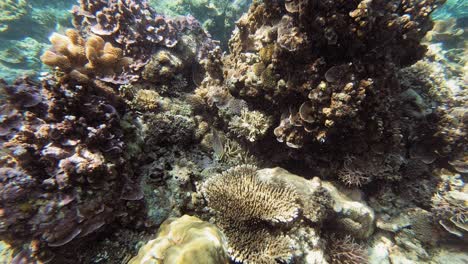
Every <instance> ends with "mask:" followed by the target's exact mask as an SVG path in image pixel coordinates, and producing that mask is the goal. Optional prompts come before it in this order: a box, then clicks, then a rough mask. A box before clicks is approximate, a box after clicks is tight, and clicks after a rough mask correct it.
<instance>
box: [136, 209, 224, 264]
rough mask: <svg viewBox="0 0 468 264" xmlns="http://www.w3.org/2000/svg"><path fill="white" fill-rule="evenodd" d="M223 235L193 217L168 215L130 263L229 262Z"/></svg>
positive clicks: (199, 263)
mask: <svg viewBox="0 0 468 264" xmlns="http://www.w3.org/2000/svg"><path fill="white" fill-rule="evenodd" d="M226 249H227V245H226V239H225V237H224V235H223V233H221V231H219V230H218V228H217V227H216V226H215V225H213V224H210V223H208V222H204V221H202V220H200V219H198V218H196V217H193V216H188V215H184V216H182V217H180V218H170V219H168V220H166V221H165V222H164V223H163V224H162V225H161V227H160V229H159V232H158V236H157V238H156V239H154V240H150V241H148V243H146V245H144V246H143V247H142V248H141V249H140V251H139V253H138V256H136V257H134V258H133V259H131V260H130V262H129V264H150V263H161V264H163V263H180V264H183V263H194V264H218V263H219V264H222V263H229V260H228V257H227V253H226Z"/></svg>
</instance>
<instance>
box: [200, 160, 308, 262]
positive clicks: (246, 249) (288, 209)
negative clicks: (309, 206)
mask: <svg viewBox="0 0 468 264" xmlns="http://www.w3.org/2000/svg"><path fill="white" fill-rule="evenodd" d="M202 191H203V194H204V196H205V198H206V199H207V201H208V206H209V207H210V208H211V209H213V210H214V211H215V212H216V213H217V215H218V216H217V222H218V224H219V225H220V226H221V227H222V229H223V231H224V232H225V233H226V235H227V237H228V240H229V246H230V248H231V249H230V252H231V256H232V257H233V258H234V259H235V260H238V261H243V262H246V263H271V262H273V261H274V259H276V258H281V259H285V258H288V257H289V256H290V255H291V252H290V249H289V248H290V240H289V238H288V237H286V236H283V235H282V234H280V233H278V231H274V229H273V228H271V224H285V223H288V222H291V221H293V220H294V219H295V218H297V216H298V212H299V204H298V203H297V194H296V193H295V192H294V191H293V190H292V189H291V188H289V187H286V186H281V185H276V184H273V183H271V182H266V181H265V182H264V181H262V180H260V179H259V178H258V175H257V172H256V168H255V167H253V166H248V165H244V166H238V167H234V168H232V169H230V170H228V171H226V172H224V173H222V174H218V175H215V176H212V178H210V179H208V180H207V181H206V182H205V183H204V185H203V189H202Z"/></svg>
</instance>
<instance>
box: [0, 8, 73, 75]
mask: <svg viewBox="0 0 468 264" xmlns="http://www.w3.org/2000/svg"><path fill="white" fill-rule="evenodd" d="M73 2H74V1H73V0H58V1H43V0H29V1H18V0H14V1H11V0H7V1H2V2H1V3H0V5H1V7H0V10H1V11H0V25H1V26H0V28H1V29H0V39H1V40H2V41H1V42H0V78H2V79H4V80H6V81H7V82H9V83H11V82H13V81H14V80H15V79H16V78H18V77H20V76H31V77H38V76H39V72H40V71H41V70H42V69H43V66H42V64H41V61H40V59H39V57H40V56H41V54H42V53H43V50H44V49H46V48H47V36H48V35H49V34H50V33H51V32H52V31H54V30H57V29H58V28H61V27H70V26H71V22H70V18H71V14H70V13H69V12H67V10H68V9H69V8H70V6H71V4H72V3H73Z"/></svg>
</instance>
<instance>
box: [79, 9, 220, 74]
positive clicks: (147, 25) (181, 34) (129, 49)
mask: <svg viewBox="0 0 468 264" xmlns="http://www.w3.org/2000/svg"><path fill="white" fill-rule="evenodd" d="M73 24H74V25H75V27H76V28H77V29H79V30H80V31H81V32H82V33H83V34H84V35H87V34H94V35H97V36H100V37H102V38H103V39H105V40H106V41H109V42H110V43H112V44H113V45H115V46H118V47H119V48H121V49H122V50H123V53H124V55H125V56H129V57H131V58H132V59H133V61H134V63H133V64H132V65H131V68H132V69H133V70H134V71H136V72H139V71H141V70H142V67H143V66H145V65H146V64H147V63H148V61H150V60H151V57H152V55H153V54H155V53H156V52H157V51H158V49H160V48H169V49H171V48H173V49H183V48H184V47H179V46H178V45H177V44H179V43H180V42H185V44H186V45H185V46H187V47H190V48H189V49H188V51H189V52H191V53H192V54H191V56H192V60H193V59H195V58H197V59H202V58H203V57H204V56H206V55H205V53H206V52H208V50H210V49H213V48H214V47H215V43H214V42H213V41H211V39H210V38H209V35H208V34H207V33H206V32H205V31H204V30H203V29H202V27H201V26H200V24H199V23H198V21H197V20H196V19H195V18H194V17H192V16H184V17H177V18H174V19H172V18H169V17H167V16H164V15H161V14H158V13H156V12H155V11H154V10H153V9H152V8H151V7H150V6H149V5H148V3H147V1H138V2H137V1H121V0H114V1H103V0H99V1H81V2H80V5H79V6H74V7H73ZM187 63H189V64H190V63H192V62H191V61H187ZM138 77H139V76H138V75H137V76H135V78H138Z"/></svg>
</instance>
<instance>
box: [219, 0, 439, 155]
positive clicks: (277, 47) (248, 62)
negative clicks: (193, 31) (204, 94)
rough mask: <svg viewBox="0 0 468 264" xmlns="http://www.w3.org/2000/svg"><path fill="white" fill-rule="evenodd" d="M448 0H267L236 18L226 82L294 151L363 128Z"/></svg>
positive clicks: (418, 53) (417, 53) (383, 106)
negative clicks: (267, 114)
mask: <svg viewBox="0 0 468 264" xmlns="http://www.w3.org/2000/svg"><path fill="white" fill-rule="evenodd" d="M443 2H444V1H437V0H435V1H434V0H431V1H424V2H422V3H419V1H390V2H388V1H286V2H285V3H283V2H276V1H264V2H255V3H253V4H252V6H251V8H250V10H249V12H248V13H247V14H245V15H244V16H242V18H241V19H240V20H239V21H238V23H237V30H236V31H235V32H234V34H233V36H232V38H231V40H230V50H231V53H230V54H229V55H228V56H227V57H226V59H225V69H224V73H225V79H226V85H227V87H228V89H229V91H230V92H231V94H233V95H234V96H236V97H237V96H238V97H242V98H244V99H245V100H247V101H248V102H251V103H253V104H255V106H256V107H257V108H259V109H262V108H263V109H267V108H268V107H269V106H270V104H274V105H275V107H276V108H277V109H278V110H280V111H281V112H282V114H281V115H278V114H276V115H275V122H276V128H275V130H274V134H275V136H276V137H277V139H278V141H280V142H284V143H286V144H287V145H288V146H290V147H293V148H299V147H301V146H303V145H304V144H305V143H307V142H311V141H319V142H323V141H326V140H327V139H328V138H329V137H330V136H331V135H332V134H333V133H334V132H340V133H343V132H345V131H349V130H358V131H361V130H364V129H365V128H366V126H367V125H368V123H370V122H371V121H370V120H372V119H375V118H376V117H377V116H379V115H380V114H382V115H383V113H382V112H385V111H386V110H388V103H389V100H390V98H391V97H392V96H394V95H397V94H398V93H399V85H398V81H397V79H396V77H397V76H396V71H397V70H398V69H399V68H401V67H404V66H407V65H410V64H412V63H414V62H416V61H417V60H418V59H420V58H421V57H422V56H423V55H424V52H425V47H424V46H423V45H421V44H420V43H419V42H420V40H421V39H422V38H423V37H424V34H425V33H426V32H427V31H428V30H430V29H431V27H432V21H431V19H430V14H431V12H432V11H433V10H434V9H435V8H436V7H437V6H438V5H440V4H442V3H443Z"/></svg>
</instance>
